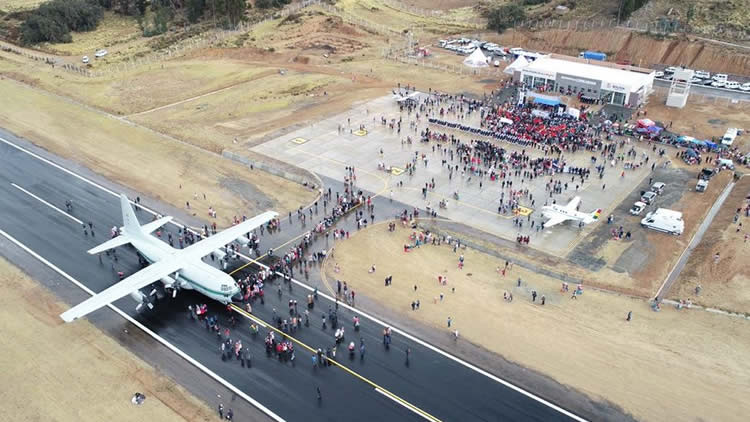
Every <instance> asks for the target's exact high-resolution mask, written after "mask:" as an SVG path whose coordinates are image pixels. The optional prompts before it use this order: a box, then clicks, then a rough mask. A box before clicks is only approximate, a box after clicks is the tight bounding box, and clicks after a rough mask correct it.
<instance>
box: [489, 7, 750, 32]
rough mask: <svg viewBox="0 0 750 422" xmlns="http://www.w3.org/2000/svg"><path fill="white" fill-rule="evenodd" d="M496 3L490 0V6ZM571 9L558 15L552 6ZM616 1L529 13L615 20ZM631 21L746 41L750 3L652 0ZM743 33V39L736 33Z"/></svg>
mask: <svg viewBox="0 0 750 422" xmlns="http://www.w3.org/2000/svg"><path fill="white" fill-rule="evenodd" d="M493 2H494V3H497V1H495V0H492V1H491V3H493ZM558 5H564V6H566V7H568V8H569V9H570V10H569V11H568V12H566V13H562V14H561V13H558V12H556V11H555V7H557V6H558ZM619 7H620V1H619V0H551V1H548V2H546V3H544V4H542V5H538V6H532V7H530V8H528V9H529V14H531V15H532V16H534V17H539V18H545V19H546V18H563V19H601V18H616V17H617V13H618V9H619ZM630 19H631V20H633V21H639V22H665V21H667V22H670V23H673V24H677V25H679V26H681V27H688V28H689V32H691V33H696V34H704V35H711V36H713V37H722V36H725V37H730V38H743V39H748V37H750V33H749V32H748V28H750V0H682V1H680V0H651V1H649V2H648V3H647V4H646V5H645V6H643V7H642V8H640V9H639V10H637V11H635V12H634V13H633V14H632V15H631V16H630ZM742 32H744V37H742V36H739V33H742Z"/></svg>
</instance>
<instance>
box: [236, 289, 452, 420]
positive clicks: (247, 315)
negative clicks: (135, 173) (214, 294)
mask: <svg viewBox="0 0 750 422" xmlns="http://www.w3.org/2000/svg"><path fill="white" fill-rule="evenodd" d="M230 306H231V307H232V309H234V310H235V311H236V312H239V313H240V315H242V316H244V317H245V318H247V319H249V320H251V321H254V322H256V323H258V324H260V325H263V326H265V327H266V328H268V329H269V330H273V331H275V332H277V333H278V334H279V335H281V336H284V337H286V338H288V339H290V340H292V341H293V342H295V343H296V344H298V345H300V346H302V347H303V348H305V349H307V350H308V351H310V352H311V353H314V354H317V353H318V350H317V349H313V348H312V347H310V346H308V345H307V344H305V343H303V342H302V341H300V340H298V339H296V338H294V337H292V336H290V335H289V334H287V333H285V332H283V331H281V330H279V329H278V328H276V327H274V326H273V325H271V324H268V323H266V322H265V321H263V320H262V319H260V318H258V317H256V316H255V315H253V314H250V313H248V312H247V311H245V310H244V309H242V308H241V307H239V306H237V305H235V304H233V303H232V304H230ZM328 361H330V362H331V363H332V364H333V365H335V366H337V367H339V368H341V369H343V370H344V371H346V372H348V373H349V374H350V375H353V376H354V377H356V378H358V379H359V380H360V381H362V382H364V383H365V384H368V385H370V386H371V387H372V388H374V389H375V390H380V392H381V394H384V395H386V396H388V398H391V399H393V400H394V401H396V402H398V403H399V404H401V405H402V406H404V407H406V408H408V409H409V410H411V411H412V412H414V413H417V414H418V415H420V416H422V417H423V418H425V419H427V420H429V421H432V422H441V421H440V419H438V418H436V417H434V416H432V415H431V414H429V413H427V412H425V411H424V410H422V409H420V408H418V407H417V406H415V405H413V404H411V403H409V402H407V401H406V400H404V399H402V398H401V397H399V396H397V395H395V394H393V393H392V392H390V391H388V390H387V389H385V388H383V387H381V386H380V385H378V384H376V383H375V382H373V381H371V380H369V379H368V378H365V377H363V376H362V375H360V374H358V373H356V372H354V371H352V370H351V369H349V368H348V367H346V366H344V365H342V364H341V363H339V362H338V361H337V360H335V359H328Z"/></svg>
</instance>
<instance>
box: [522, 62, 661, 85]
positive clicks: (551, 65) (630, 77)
mask: <svg viewBox="0 0 750 422" xmlns="http://www.w3.org/2000/svg"><path fill="white" fill-rule="evenodd" d="M523 70H524V71H531V72H533V71H537V72H546V73H551V74H557V73H564V74H567V75H573V76H579V77H583V78H589V79H596V80H602V81H606V82H609V83H613V84H621V85H627V86H628V87H630V90H631V91H636V90H638V89H639V88H640V87H641V86H643V85H646V84H647V83H649V81H651V80H652V78H653V77H652V76H651V75H647V74H644V73H639V72H630V71H627V70H622V69H616V68H611V67H603V66H597V65H594V64H588V63H580V62H574V61H568V60H561V59H555V58H552V57H541V58H539V59H537V60H535V61H534V62H532V63H531V64H529V65H528V66H526V68H524V69H523Z"/></svg>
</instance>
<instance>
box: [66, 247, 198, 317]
mask: <svg viewBox="0 0 750 422" xmlns="http://www.w3.org/2000/svg"><path fill="white" fill-rule="evenodd" d="M184 264H185V261H183V260H181V259H177V258H176V257H175V256H174V255H173V256H171V257H168V258H166V259H163V260H161V261H158V262H156V263H154V264H152V265H149V266H148V267H146V268H144V269H142V270H140V271H138V272H137V273H135V274H133V275H131V276H130V277H127V278H125V279H124V280H122V281H120V282H119V283H117V284H115V285H114V286H112V287H109V288H107V289H105V290H104V291H102V292H100V293H98V294H95V295H94V296H91V297H90V298H88V299H86V300H84V301H83V302H81V303H79V304H78V305H76V306H74V307H72V308H70V309H68V310H67V311H65V312H63V313H62V314H61V315H60V317H61V318H62V319H63V320H64V321H65V322H71V321H73V320H75V319H77V318H80V317H82V316H84V315H87V314H89V313H91V312H94V311H95V310H97V309H99V308H101V307H103V306H106V305H109V304H110V303H112V302H114V301H116V300H118V299H120V298H121V297H124V296H125V295H128V294H130V293H132V292H134V291H136V290H138V289H140V288H143V287H146V286H148V285H149V284H151V283H153V282H155V281H157V280H159V279H160V278H162V277H164V276H167V275H170V274H172V273H174V272H175V271H177V270H179V269H180V268H182V266H183V265H184Z"/></svg>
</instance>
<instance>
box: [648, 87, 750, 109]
mask: <svg viewBox="0 0 750 422" xmlns="http://www.w3.org/2000/svg"><path fill="white" fill-rule="evenodd" d="M668 94H669V88H667V87H661V86H659V87H654V88H653V93H652V96H653V95H661V96H664V97H665V98H666V96H667V95H668ZM732 94H734V93H732V92H717V93H716V94H712V93H707V92H695V91H693V90H691V91H690V96H689V97H688V104H691V103H692V104H710V105H717V106H725V107H728V108H735V109H740V110H743V109H750V98H748V99H745V98H736V97H735V98H733V97H732ZM736 94H738V95H741V93H739V92H738V93H736Z"/></svg>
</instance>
